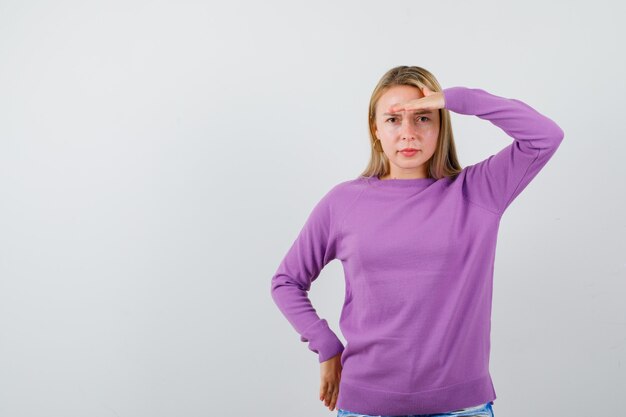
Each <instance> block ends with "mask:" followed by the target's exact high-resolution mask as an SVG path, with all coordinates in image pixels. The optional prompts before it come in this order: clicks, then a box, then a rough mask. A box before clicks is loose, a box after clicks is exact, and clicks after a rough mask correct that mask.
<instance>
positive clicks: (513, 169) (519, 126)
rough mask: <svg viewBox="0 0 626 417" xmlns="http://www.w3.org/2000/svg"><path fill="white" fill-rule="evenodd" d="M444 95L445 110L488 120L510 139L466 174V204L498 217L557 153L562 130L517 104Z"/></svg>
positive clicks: (453, 91)
mask: <svg viewBox="0 0 626 417" xmlns="http://www.w3.org/2000/svg"><path fill="white" fill-rule="evenodd" d="M443 94H444V100H445V108H446V109H449V110H451V111H453V112H455V113H460V114H467V115H475V116H478V117H479V118H481V119H484V120H489V121H490V122H491V123H493V124H494V125H496V126H498V127H499V128H501V129H502V130H504V132H505V133H506V134H507V135H509V136H511V137H512V138H513V139H514V141H513V143H511V144H510V145H508V146H507V147H505V148H503V149H502V150H501V151H499V152H498V153H496V154H494V155H491V156H490V157H488V158H486V159H485V160H483V161H481V162H479V163H477V164H474V165H471V166H468V167H467V168H466V171H467V172H466V177H465V183H464V192H465V193H466V197H467V199H468V200H469V201H471V202H473V203H474V204H477V205H479V206H482V207H484V208H486V209H489V210H491V211H493V212H495V213H497V214H498V215H502V213H503V212H504V211H505V210H506V208H507V207H508V206H509V205H510V204H511V202H512V201H513V200H514V199H515V197H517V196H518V195H519V194H520V193H521V192H522V191H523V190H524V188H526V186H527V185H528V184H529V183H530V182H531V181H532V179H533V178H534V177H535V176H536V175H537V174H538V173H539V171H540V170H541V169H542V168H543V167H544V166H545V165H546V163H547V162H548V160H549V159H550V158H551V157H552V155H553V154H554V153H555V152H556V150H557V148H558V147H559V145H560V144H561V142H562V140H563V137H564V133H563V130H562V129H561V128H560V127H559V126H558V125H557V124H556V123H555V122H554V121H552V120H551V119H549V118H548V117H546V116H544V115H542V114H541V113H539V112H538V111H536V110H535V109H533V108H532V107H530V106H529V105H527V104H525V103H523V102H522V101H520V100H516V99H512V98H505V97H500V96H496V95H493V94H490V93H488V92H486V91H485V90H481V89H479V88H468V87H450V88H446V89H444V90H443Z"/></svg>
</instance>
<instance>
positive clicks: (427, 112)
mask: <svg viewBox="0 0 626 417" xmlns="http://www.w3.org/2000/svg"><path fill="white" fill-rule="evenodd" d="M411 113H415V114H431V113H432V110H431V111H426V110H415V111H412V112H411ZM400 115H401V113H383V116H400Z"/></svg>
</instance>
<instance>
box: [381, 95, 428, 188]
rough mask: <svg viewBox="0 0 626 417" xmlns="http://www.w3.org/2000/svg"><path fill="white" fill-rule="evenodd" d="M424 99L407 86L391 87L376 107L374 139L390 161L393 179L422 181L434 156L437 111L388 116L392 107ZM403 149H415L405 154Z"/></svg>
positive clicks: (412, 111)
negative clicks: (415, 150) (419, 179)
mask: <svg viewBox="0 0 626 417" xmlns="http://www.w3.org/2000/svg"><path fill="white" fill-rule="evenodd" d="M421 97H424V95H423V94H422V92H421V91H420V90H419V89H418V88H417V87H413V86H409V85H396V86H393V87H390V88H389V89H388V90H387V91H385V92H384V93H383V95H382V96H381V97H380V98H379V99H378V103H376V120H375V121H376V129H375V132H376V137H377V138H378V139H380V142H381V144H382V148H383V151H384V153H385V155H386V156H387V158H388V159H389V162H390V164H389V166H390V173H389V176H390V177H392V178H425V177H427V176H428V163H427V162H428V160H429V159H430V158H431V157H432V156H433V154H434V153H435V149H436V147H437V138H438V137H439V111H438V110H433V111H431V112H428V113H423V114H419V113H416V111H415V110H410V111H401V112H395V113H393V114H391V113H389V108H390V107H391V106H393V105H394V104H398V103H404V102H406V101H409V100H413V99H416V98H421ZM405 148H411V149H417V150H418V151H417V152H413V153H412V154H410V153H407V154H404V153H402V152H401V151H402V150H403V149H405Z"/></svg>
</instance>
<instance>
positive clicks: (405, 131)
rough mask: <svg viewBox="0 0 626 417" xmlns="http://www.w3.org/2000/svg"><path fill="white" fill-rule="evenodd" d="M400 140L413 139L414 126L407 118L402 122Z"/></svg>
mask: <svg viewBox="0 0 626 417" xmlns="http://www.w3.org/2000/svg"><path fill="white" fill-rule="evenodd" d="M400 134H401V135H402V139H415V126H413V124H412V123H411V121H410V120H409V119H408V118H407V119H404V120H403V121H402V129H401V130H400Z"/></svg>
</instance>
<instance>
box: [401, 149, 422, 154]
mask: <svg viewBox="0 0 626 417" xmlns="http://www.w3.org/2000/svg"><path fill="white" fill-rule="evenodd" d="M418 150H419V149H411V150H410V151H400V152H401V153H403V154H405V155H413V154H416V153H417V152H418Z"/></svg>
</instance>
